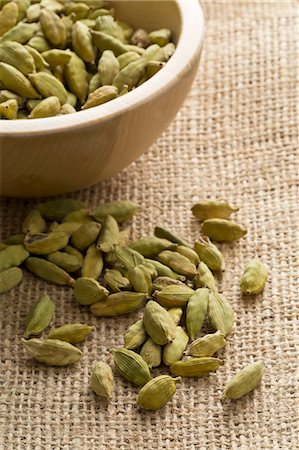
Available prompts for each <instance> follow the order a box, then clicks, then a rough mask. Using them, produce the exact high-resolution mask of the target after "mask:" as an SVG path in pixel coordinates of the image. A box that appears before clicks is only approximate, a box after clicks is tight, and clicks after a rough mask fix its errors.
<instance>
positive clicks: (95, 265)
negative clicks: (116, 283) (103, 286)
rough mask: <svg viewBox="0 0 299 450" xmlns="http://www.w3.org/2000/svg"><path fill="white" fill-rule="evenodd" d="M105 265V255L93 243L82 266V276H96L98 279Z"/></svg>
mask: <svg viewBox="0 0 299 450" xmlns="http://www.w3.org/2000/svg"><path fill="white" fill-rule="evenodd" d="M103 267H104V261H103V255H102V252H101V250H99V249H98V248H96V246H95V244H92V245H91V246H90V247H89V248H88V249H87V252H86V255H85V258H84V260H83V266H82V271H81V273H82V277H87V278H94V279H95V280H97V279H98V278H99V276H100V275H101V273H102V270H103Z"/></svg>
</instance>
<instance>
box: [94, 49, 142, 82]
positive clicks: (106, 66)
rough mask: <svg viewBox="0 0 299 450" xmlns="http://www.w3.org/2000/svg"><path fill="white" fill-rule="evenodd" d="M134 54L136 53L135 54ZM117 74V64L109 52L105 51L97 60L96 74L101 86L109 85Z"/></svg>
mask: <svg viewBox="0 0 299 450" xmlns="http://www.w3.org/2000/svg"><path fill="white" fill-rule="evenodd" d="M135 54H136V53H135ZM118 73H119V62H118V59H117V58H116V56H115V55H114V53H113V52H112V51H111V50H105V51H104V52H103V53H102V56H101V57H100V59H99V63H98V74H99V77H100V80H101V84H102V85H103V86H105V85H111V84H112V83H113V80H114V78H115V77H116V76H117V75H118Z"/></svg>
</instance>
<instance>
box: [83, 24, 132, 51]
mask: <svg viewBox="0 0 299 450" xmlns="http://www.w3.org/2000/svg"><path fill="white" fill-rule="evenodd" d="M90 33H91V36H92V39H93V42H94V44H95V46H96V47H97V48H98V49H99V50H101V52H104V51H105V50H111V51H112V52H113V53H114V54H115V56H119V55H121V54H123V53H126V52H127V51H128V49H127V46H126V45H125V44H123V43H122V42H121V41H120V40H119V39H117V38H115V37H113V36H110V35H109V34H107V33H103V32H102V31H95V30H91V31H90Z"/></svg>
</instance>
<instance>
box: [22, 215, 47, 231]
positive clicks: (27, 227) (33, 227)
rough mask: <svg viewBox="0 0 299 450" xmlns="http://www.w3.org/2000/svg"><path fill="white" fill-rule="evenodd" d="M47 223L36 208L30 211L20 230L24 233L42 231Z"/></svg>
mask: <svg viewBox="0 0 299 450" xmlns="http://www.w3.org/2000/svg"><path fill="white" fill-rule="evenodd" d="M46 227H47V224H46V222H45V221H44V219H43V218H42V216H41V213H40V212H39V211H38V209H33V210H32V211H30V212H29V213H28V214H27V216H26V217H25V219H24V220H23V223H22V231H23V233H25V234H27V233H28V234H40V233H44V231H45V230H46Z"/></svg>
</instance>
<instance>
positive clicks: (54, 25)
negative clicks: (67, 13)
mask: <svg viewBox="0 0 299 450" xmlns="http://www.w3.org/2000/svg"><path fill="white" fill-rule="evenodd" d="M39 20H40V24H41V28H42V31H43V33H44V35H45V37H46V39H47V40H48V41H49V42H50V43H51V44H52V45H53V46H59V45H63V44H65V42H66V40H67V33H66V27H65V24H64V23H63V21H62V20H61V19H60V17H59V16H58V15H57V14H56V13H55V12H54V11H51V10H50V9H46V8H44V9H42V10H41V13H40V18H39Z"/></svg>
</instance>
